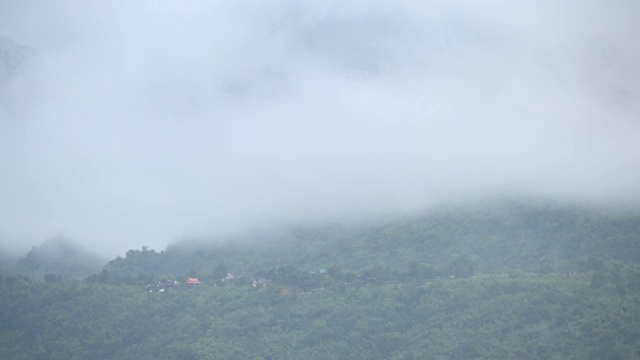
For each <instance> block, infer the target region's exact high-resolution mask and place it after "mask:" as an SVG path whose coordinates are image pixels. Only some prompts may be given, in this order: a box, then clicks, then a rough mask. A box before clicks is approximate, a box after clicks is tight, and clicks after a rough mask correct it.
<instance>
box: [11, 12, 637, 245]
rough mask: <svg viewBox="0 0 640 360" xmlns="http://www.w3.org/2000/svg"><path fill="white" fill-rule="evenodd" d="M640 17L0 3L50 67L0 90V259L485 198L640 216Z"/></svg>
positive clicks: (40, 66)
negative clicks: (546, 201) (1, 250)
mask: <svg viewBox="0 0 640 360" xmlns="http://www.w3.org/2000/svg"><path fill="white" fill-rule="evenodd" d="M639 4H640V3H638V2H637V1H569V2H556V1H548V2H545V1H542V2H541V1H528V2H511V1H509V2H507V1H505V2H473V1H468V2H465V1H440V2H431V1H430V2H419V1H373V2H372V1H322V2H311V1H308V2H300V1H224V2H223V1H202V2H198V1H189V2H178V1H175V2H173V1H164V0H148V1H135V2H131V1H112V2H104V1H57V2H50V1H7V0H0V36H4V37H6V38H10V39H12V40H13V41H15V42H17V43H19V44H23V45H28V46H30V47H32V48H34V49H35V50H36V51H37V52H38V53H39V61H38V62H37V64H33V65H31V67H30V68H29V69H28V71H26V72H24V73H22V74H20V75H16V76H13V77H12V78H11V79H9V80H7V81H5V82H4V83H2V84H0V152H1V153H0V162H1V163H0V164H1V165H2V167H1V168H0V176H1V178H2V187H1V188H0V237H2V238H3V239H4V241H5V243H13V244H15V243H19V244H21V246H29V245H33V244H37V243H40V242H41V241H42V240H43V239H44V238H47V237H50V236H55V235H65V236H69V237H72V238H74V239H76V240H78V241H82V242H85V243H88V244H90V245H91V246H93V247H94V248H97V249H99V250H101V251H103V252H106V253H109V254H111V253H116V252H124V251H126V250H127V249H129V248H139V247H140V246H142V245H151V246H152V247H155V248H163V247H164V246H165V245H166V244H167V243H168V242H170V241H173V240H175V239H176V238H179V237H181V236H187V235H193V234H196V235H203V234H216V233H220V232H225V231H233V230H237V229H241V228H243V227H247V226H255V225H260V224H265V223H269V222H282V221H288V220H295V219H298V218H300V219H309V218H315V217H326V216H347V215H354V214H363V213H364V214H368V213H377V212H379V211H385V210H391V211H395V210H407V209H413V208H419V207H421V206H425V205H428V204H430V203H433V202H436V201H443V200H447V199H449V198H454V197H455V198H459V197H465V196H471V195H474V196H475V195H481V194H483V193H500V192H507V193H527V194H535V195H543V196H562V197H572V198H580V199H582V198H586V199H596V200H597V199H623V200H631V201H637V200H639V197H640V191H638V188H639V186H640V185H639V184H640V145H639V144H640V141H638V139H640V124H639V119H640V118H639V116H638V115H640V91H639V90H640V89H639V87H640V85H639V84H640V46H639V45H638V44H639V43H638V41H637V37H638V35H639V34H640V31H639V30H640V29H639V28H640V19H639V17H640V15H638V14H640V5H639ZM0 65H1V64H0Z"/></svg>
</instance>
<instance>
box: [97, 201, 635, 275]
mask: <svg viewBox="0 0 640 360" xmlns="http://www.w3.org/2000/svg"><path fill="white" fill-rule="evenodd" d="M603 261H617V262H622V263H639V262H640V212H638V211H635V210H629V209H626V210H624V209H620V208H604V207H593V206H586V205H567V204H560V203H553V202H530V201H529V202H527V201H506V200H503V201H497V202H491V203H488V204H487V203H485V204H482V205H475V206H449V207H441V208H437V209H432V210H430V211H425V212H424V213H422V214H419V215H410V216H396V217H389V218H384V219H377V220H376V221H368V222H359V223H357V224H353V223H348V222H343V223H325V224H322V225H314V226H310V225H307V226H297V227H290V228H287V229H284V230H282V231H280V232H276V231H272V232H269V233H261V234H251V235H247V236H245V237H238V238H231V239H219V240H217V241H216V240H210V241H207V240H200V241H199V242H198V241H191V242H189V241H184V242H182V243H176V244H173V245H171V246H169V248H167V249H166V250H165V251H161V252H156V251H153V250H149V249H143V250H131V251H129V252H127V254H126V257H125V258H118V259H115V260H113V261H111V262H110V263H109V264H108V265H107V267H106V269H107V271H108V272H110V273H111V274H112V275H115V276H137V275H138V274H150V275H156V276H166V275H179V274H186V273H188V272H196V273H198V274H199V275H201V276H209V275H211V276H213V275H220V274H222V275H224V273H226V272H227V271H232V272H234V273H235V272H238V273H244V274H246V275H253V274H254V273H255V272H257V271H263V270H265V269H269V268H278V267H286V266H293V267H295V268H298V269H303V270H313V269H317V268H330V267H335V268H337V269H341V270H344V271H356V272H358V271H362V270H365V269H370V268H373V267H382V268H388V269H389V271H407V270H408V269H409V267H416V266H420V267H423V268H429V269H431V270H432V271H434V272H435V273H438V274H440V275H442V276H449V275H455V273H456V272H463V273H469V272H475V273H498V274H499V273H505V272H509V271H523V272H535V273H551V272H579V271H584V270H588V269H593V267H594V266H598V264H599V263H602V262H603ZM471 269H473V271H471Z"/></svg>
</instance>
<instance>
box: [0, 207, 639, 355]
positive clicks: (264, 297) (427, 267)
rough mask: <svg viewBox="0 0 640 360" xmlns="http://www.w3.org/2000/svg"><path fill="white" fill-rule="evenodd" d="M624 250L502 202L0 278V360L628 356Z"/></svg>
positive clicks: (630, 313) (609, 225)
mask: <svg viewBox="0 0 640 360" xmlns="http://www.w3.org/2000/svg"><path fill="white" fill-rule="evenodd" d="M639 236H640V216H639V215H638V213H636V212H634V211H630V210H624V211H623V210H620V209H618V210H613V209H602V208H589V207H583V206H582V207H581V206H566V205H558V204H549V203H535V204H532V203H522V202H500V203H494V204H491V205H487V206H482V207H481V206H478V207H473V208H472V207H467V208H463V207H451V208H446V209H440V210H438V211H432V212H429V213H425V214H422V215H420V216H412V217H397V218H393V219H387V220H385V221H379V222H376V223H360V224H359V225H358V226H348V225H346V224H325V225H322V226H315V227H309V226H307V227H298V228H295V229H293V230H290V231H288V232H280V233H275V232H274V233H271V234H269V235H265V236H264V237H260V236H250V237H249V236H248V237H247V238H245V239H234V240H233V241H230V242H216V243H204V242H202V243H193V242H192V243H182V244H175V245H173V246H171V247H169V248H168V249H166V250H164V251H161V252H157V251H155V250H150V249H148V248H146V247H144V248H142V249H140V250H130V251H129V252H127V254H126V256H125V257H124V258H118V259H115V260H112V261H110V262H109V263H108V264H107V265H106V266H105V268H104V269H103V270H102V271H100V272H97V273H95V274H93V275H91V276H87V277H86V278H85V279H84V280H83V281H79V280H72V279H71V278H65V277H64V276H57V275H56V274H55V273H50V274H48V277H47V278H46V280H47V281H45V282H42V281H34V280H36V279H34V280H30V279H29V278H28V277H25V276H21V275H18V274H10V275H9V274H5V275H4V276H0V280H1V281H0V324H1V325H0V326H1V327H0V358H7V359H93V358H104V359H230V358H239V359H283V358H293V359H331V358H336V359H344V358H358V359H361V358H364V359H412V358H420V359H422V358H433V359H640V267H639V266H638V265H639V263H640V261H639V257H638V256H639V254H640V252H639V249H640V241H639V240H640V239H639ZM265 239H266V240H265ZM43 261H44V260H43ZM325 269H326V270H325ZM228 273H233V274H234V275H235V276H234V277H233V279H231V278H229V277H228ZM187 277H199V278H200V280H201V281H202V284H201V285H185V284H184V280H185V279H186V278H187ZM225 277H227V279H225V280H223V278H225ZM176 281H177V282H178V283H179V284H176Z"/></svg>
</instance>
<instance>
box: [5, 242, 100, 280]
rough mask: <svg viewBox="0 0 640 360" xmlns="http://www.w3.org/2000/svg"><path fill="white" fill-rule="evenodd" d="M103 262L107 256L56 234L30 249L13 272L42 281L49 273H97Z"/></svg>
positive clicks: (65, 275) (63, 277) (67, 277)
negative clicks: (101, 255)
mask: <svg viewBox="0 0 640 360" xmlns="http://www.w3.org/2000/svg"><path fill="white" fill-rule="evenodd" d="M103 264H104V259H102V258H101V257H99V256H98V255H96V254H94V253H92V252H90V251H89V250H87V249H86V248H84V247H83V246H81V245H79V244H75V243H73V242H71V241H70V240H68V239H64V238H60V237H57V238H51V239H48V240H45V241H44V242H43V243H42V244H41V245H40V246H34V247H33V248H31V250H30V251H29V252H28V253H27V254H26V255H25V256H24V257H23V258H21V259H19V260H18V261H17V264H16V265H15V268H14V269H13V270H12V271H11V272H13V273H19V274H22V275H26V276H28V277H30V278H31V279H33V280H43V279H44V276H45V275H46V274H55V275H59V276H60V277H61V278H62V279H66V280H68V279H71V278H73V277H82V276H86V275H89V274H92V273H95V272H98V271H100V269H101V268H102V265H103Z"/></svg>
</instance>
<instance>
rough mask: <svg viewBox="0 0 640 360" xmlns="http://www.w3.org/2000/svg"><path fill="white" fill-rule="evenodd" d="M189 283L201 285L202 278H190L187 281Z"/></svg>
mask: <svg viewBox="0 0 640 360" xmlns="http://www.w3.org/2000/svg"><path fill="white" fill-rule="evenodd" d="M186 284H187V285H200V280H198V278H188V279H187V281H186Z"/></svg>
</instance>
